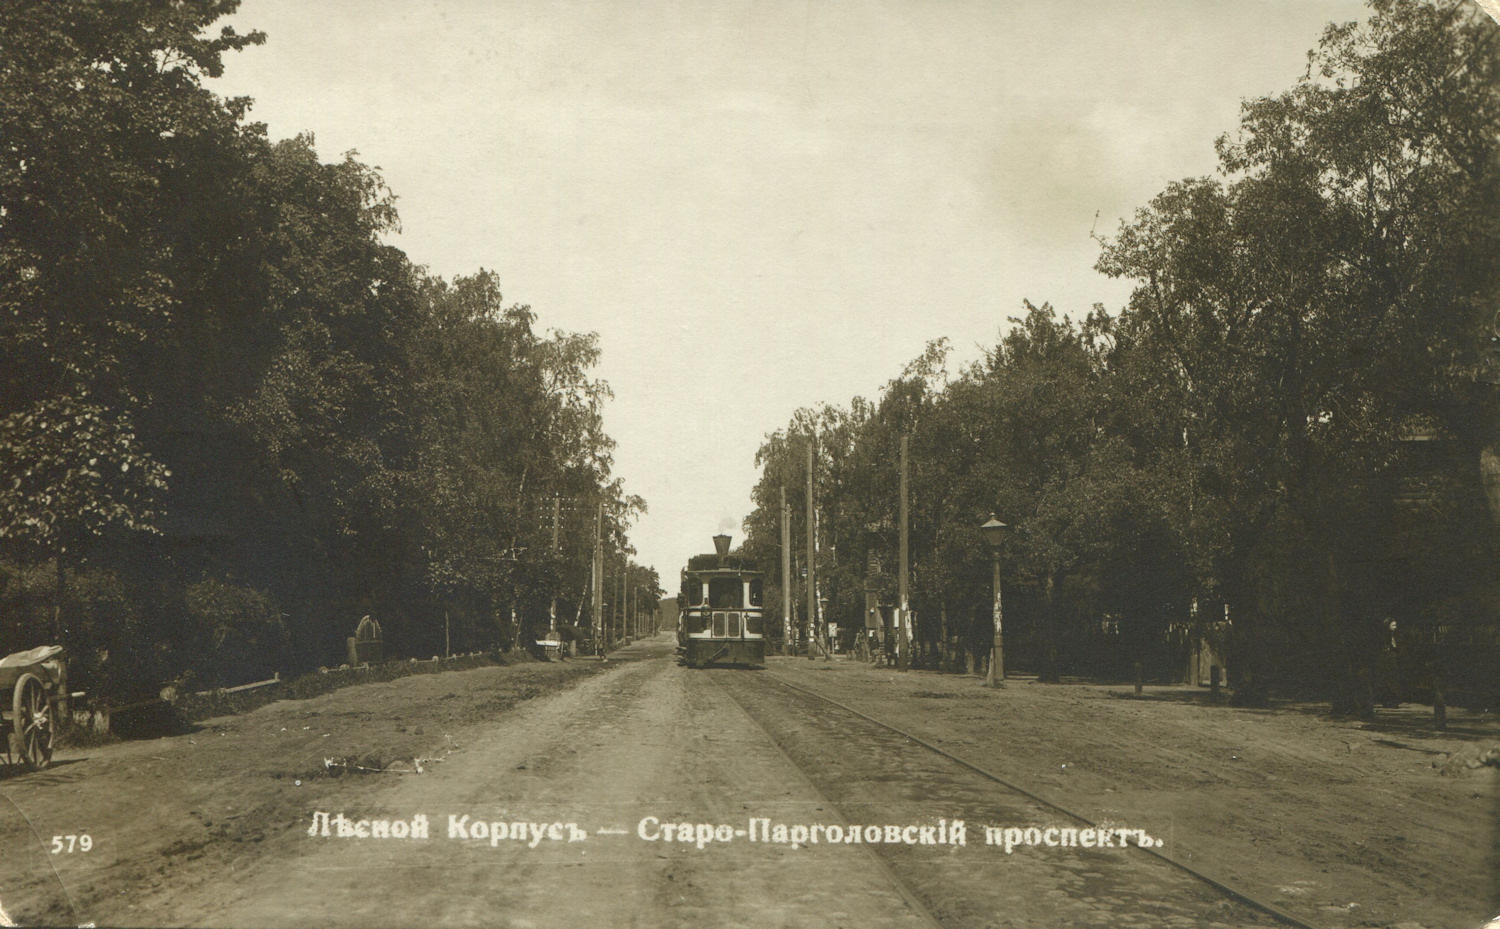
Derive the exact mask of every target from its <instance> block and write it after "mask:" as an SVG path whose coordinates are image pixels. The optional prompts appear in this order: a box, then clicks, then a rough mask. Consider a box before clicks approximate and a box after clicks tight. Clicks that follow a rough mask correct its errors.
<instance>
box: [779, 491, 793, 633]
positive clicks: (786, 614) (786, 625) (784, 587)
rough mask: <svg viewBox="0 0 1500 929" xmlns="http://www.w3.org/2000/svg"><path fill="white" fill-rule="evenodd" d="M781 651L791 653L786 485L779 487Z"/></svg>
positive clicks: (789, 517) (789, 519)
mask: <svg viewBox="0 0 1500 929" xmlns="http://www.w3.org/2000/svg"><path fill="white" fill-rule="evenodd" d="M781 650H782V652H783V653H784V654H788V655H789V654H791V651H792V512H791V510H789V509H787V505H786V485H785V484H782V485H781Z"/></svg>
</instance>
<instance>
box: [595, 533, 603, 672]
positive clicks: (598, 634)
mask: <svg viewBox="0 0 1500 929" xmlns="http://www.w3.org/2000/svg"><path fill="white" fill-rule="evenodd" d="M593 600H594V617H593V618H594V654H595V655H603V654H604V622H603V617H604V504H603V503H600V504H599V508H598V510H597V512H596V515H595V517H594V583H593Z"/></svg>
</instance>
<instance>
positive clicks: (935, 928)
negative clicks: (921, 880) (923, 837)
mask: <svg viewBox="0 0 1500 929" xmlns="http://www.w3.org/2000/svg"><path fill="white" fill-rule="evenodd" d="M705 677H707V679H708V680H709V681H710V682H711V683H712V685H713V686H714V687H715V688H716V689H717V690H718V691H719V693H721V694H723V695H724V696H725V697H726V698H728V700H729V702H730V703H733V704H734V705H735V706H736V707H738V708H739V710H740V713H741V714H743V715H744V717H745V718H746V719H747V720H749V721H750V724H751V726H752V727H754V728H755V729H756V730H757V731H759V732H760V734H761V735H763V736H765V739H766V742H767V743H768V744H769V745H770V746H771V747H772V748H773V749H775V751H776V753H777V754H778V755H780V756H781V758H782V759H784V760H785V761H786V763H787V764H788V765H789V766H791V768H792V770H794V771H796V772H797V773H798V774H799V775H800V776H801V778H802V781H803V783H804V784H806V785H807V788H808V789H809V790H811V791H812V792H813V793H814V794H815V795H816V796H817V797H818V798H819V799H820V800H822V801H823V803H824V804H826V805H827V806H828V808H829V809H831V810H834V811H836V812H837V813H838V815H839V818H841V819H842V820H843V823H841V825H844V826H848V825H849V824H850V819H849V817H848V816H847V815H845V813H844V811H843V809H841V808H840V807H839V805H838V804H837V803H835V802H833V800H832V799H831V798H830V797H829V796H828V795H827V794H826V793H824V792H823V790H822V788H820V787H819V786H818V784H817V782H816V781H814V780H813V779H812V778H811V777H810V776H809V775H808V773H807V772H806V771H805V770H803V768H802V766H801V765H800V764H798V763H797V761H796V759H794V758H793V757H792V756H791V755H789V754H787V751H786V749H785V748H783V747H782V745H781V743H780V742H778V741H777V740H776V737H775V736H773V735H772V734H771V733H770V731H769V730H767V729H766V727H765V726H764V725H762V724H761V721H760V720H759V719H757V718H756V717H755V714H754V713H751V712H750V710H749V709H747V708H746V706H745V705H744V704H743V703H741V702H740V701H739V699H738V698H736V697H735V695H734V694H733V693H731V692H730V691H729V689H728V688H726V687H724V686H723V685H722V684H720V683H719V681H718V678H717V676H716V675H714V674H708V675H705ZM860 848H861V849H862V850H863V851H864V852H865V854H866V855H867V856H868V857H869V859H870V861H871V862H872V863H873V864H874V865H875V867H876V868H877V869H878V870H879V871H880V873H881V874H882V875H883V876H884V877H885V879H886V880H887V881H888V882H889V883H890V884H891V886H892V887H894V888H895V889H896V893H898V894H900V896H901V899H902V900H903V901H905V903H906V905H907V906H908V907H909V908H910V909H911V911H912V912H913V913H914V914H915V915H916V916H917V918H918V919H920V920H922V922H924V923H926V924H927V926H929V927H930V929H944V927H943V923H942V921H941V920H939V919H938V918H937V917H936V916H935V915H933V913H932V911H931V910H930V909H928V907H927V904H926V903H925V902H923V900H922V898H921V897H920V896H919V895H918V894H917V893H916V891H915V890H913V889H912V888H911V887H909V886H908V885H907V883H906V882H905V881H903V880H902V879H901V876H900V875H899V874H897V873H896V871H895V869H894V868H892V867H891V864H890V862H888V861H886V860H885V859H884V858H882V857H881V856H880V855H879V854H878V853H877V852H876V851H875V850H874V849H873V848H872V847H870V846H868V845H861V846H860Z"/></svg>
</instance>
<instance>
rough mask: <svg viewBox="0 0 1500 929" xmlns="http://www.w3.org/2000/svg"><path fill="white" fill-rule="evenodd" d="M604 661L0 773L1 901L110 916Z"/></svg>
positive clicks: (408, 771) (46, 916) (431, 685)
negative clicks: (317, 803)
mask: <svg viewBox="0 0 1500 929" xmlns="http://www.w3.org/2000/svg"><path fill="white" fill-rule="evenodd" d="M607 667H608V665H606V664H602V663H600V662H597V661H586V660H573V661H567V662H562V663H554V664H549V663H524V664H518V665H513V666H510V667H500V666H493V667H484V668H478V669H474V670H468V671H455V672H451V673H444V674H420V675H411V676H406V677H402V678H400V679H397V680H393V681H389V682H384V683H374V684H365V685H360V686H354V687H346V688H342V689H339V690H336V691H334V692H333V693H330V694H326V695H324V696H319V697H314V698H311V699H306V700H281V701H277V702H274V703H271V704H269V705H267V706H263V707H261V708H259V709H257V710H254V711H252V712H249V713H246V714H244V715H240V716H226V717H218V718H213V719H208V720H204V721H203V722H202V723H200V724H198V725H197V726H196V727H195V730H194V731H192V732H189V733H187V734H184V735H179V736H173V737H163V738H157V739H151V740H141V741H126V742H121V743H117V744H112V745H104V746H95V747H89V748H76V749H64V750H61V751H59V752H58V754H57V756H56V758H55V759H54V766H53V767H52V768H51V769H49V770H47V771H42V772H37V773H30V774H20V773H19V772H15V771H10V772H4V774H3V775H0V798H3V799H4V801H8V802H0V848H4V849H6V853H5V854H4V855H0V907H3V908H4V909H5V911H6V913H7V914H8V915H9V916H10V918H11V919H13V920H15V921H16V922H17V923H19V924H21V925H26V924H44V925H67V924H73V925H77V924H79V923H81V922H84V921H87V920H90V919H93V918H94V917H93V915H91V914H94V913H96V912H98V911H99V910H100V908H101V905H102V904H104V903H105V901H108V902H109V907H108V910H109V911H110V912H114V913H119V912H120V909H118V908H117V907H119V906H120V905H121V903H120V901H121V899H122V898H129V897H133V896H135V895H138V894H142V893H148V892H151V891H153V890H156V889H160V888H164V887H170V888H174V889H178V890H183V889H186V888H189V887H193V886H197V885H200V884H202V883H204V882H205V881H213V880H217V879H219V878H220V877H221V876H222V875H223V874H224V873H226V872H232V871H233V870H234V869H235V868H237V867H241V866H244V865H248V864H249V863H251V862H253V861H256V860H258V859H262V858H266V857H268V856H269V857H272V858H274V857H276V855H277V854H279V853H278V851H277V850H276V846H278V845H279V844H284V843H286V842H287V841H288V839H287V837H288V835H289V834H290V833H291V832H292V831H294V830H293V827H294V826H295V824H296V823H297V822H299V821H301V820H302V819H304V818H305V817H306V815H307V802H308V801H307V799H306V797H307V795H308V794H309V793H310V792H312V791H317V793H318V794H319V796H320V797H322V798H323V799H324V802H338V801H339V799H340V798H341V797H344V796H350V797H352V796H357V795H359V794H360V793H361V792H362V791H364V790H366V789H368V787H369V786H370V784H369V782H370V781H372V780H381V779H389V778H392V777H402V776H414V775H415V774H416V772H417V771H418V770H419V769H420V770H424V771H431V770H433V769H435V768H439V767H441V766H442V765H443V764H444V759H446V758H448V757H449V756H450V755H452V754H453V753H454V752H456V751H459V750H461V749H462V748H463V746H464V745H465V744H466V743H467V741H468V739H469V737H470V735H471V733H472V732H473V731H474V730H475V729H476V727H482V726H483V725H485V724H486V723H488V722H490V721H492V720H493V719H494V718H495V717H497V716H498V715H501V714H503V713H505V712H506V711H507V710H509V709H511V708H513V707H515V706H516V705H518V704H520V703H523V702H525V701H528V700H531V699H533V698H535V697H538V696H542V695H544V694H549V693H553V692H556V691H558V690H559V689H562V688H566V687H568V686H571V685H572V684H574V683H576V682H577V681H579V680H580V679H582V678H584V677H587V676H590V675H593V674H597V673H599V672H601V671H603V670H605V669H606V668H607ZM375 771H379V772H381V773H373V772H375ZM70 835H71V836H78V837H82V836H84V835H87V836H89V844H90V845H91V847H90V848H89V849H88V851H83V850H82V849H81V847H79V845H78V841H77V840H75V842H74V843H72V844H73V847H74V850H72V851H68V850H64V851H63V852H61V853H58V854H51V853H49V851H48V848H49V846H50V845H51V844H52V842H53V836H61V837H63V842H64V845H65V846H66V845H67V844H69V843H67V840H66V837H67V836H70ZM123 906H124V908H125V910H126V911H127V912H128V908H129V904H123ZM116 921H117V922H128V921H130V920H128V919H127V920H119V919H117V920H116Z"/></svg>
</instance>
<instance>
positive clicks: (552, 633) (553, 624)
mask: <svg viewBox="0 0 1500 929" xmlns="http://www.w3.org/2000/svg"><path fill="white" fill-rule="evenodd" d="M561 517H562V497H561V496H559V495H557V494H553V495H552V557H554V558H556V557H557V539H558V534H557V531H558V525H559V524H560V523H561V522H562V519H561ZM547 641H549V642H556V641H557V591H556V589H554V590H553V591H552V605H551V606H550V607H548V608H547Z"/></svg>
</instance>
